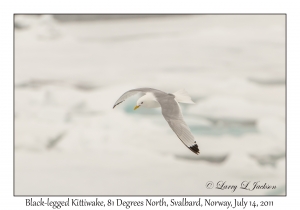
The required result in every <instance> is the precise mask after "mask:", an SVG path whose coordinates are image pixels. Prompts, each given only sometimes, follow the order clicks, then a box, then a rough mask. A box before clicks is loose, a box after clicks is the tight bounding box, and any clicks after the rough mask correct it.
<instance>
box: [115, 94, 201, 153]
mask: <svg viewBox="0 0 300 210" xmlns="http://www.w3.org/2000/svg"><path fill="white" fill-rule="evenodd" d="M137 93H144V95H143V96H142V97H141V98H139V99H138V101H137V104H136V106H135V107H134V110H136V109H137V108H139V107H140V106H143V107H146V108H157V107H161V112H162V115H163V116H164V118H165V120H166V121H167V122H168V123H169V126H170V127H171V128H172V130H173V131H174V132H175V133H176V135H177V136H178V138H179V139H180V140H181V141H182V142H183V143H184V144H185V145H186V146H187V147H188V148H189V149H190V150H191V151H192V152H194V153H195V154H197V155H198V154H199V153H200V151H199V148H198V145H197V143H196V141H195V140H194V136H193V135H192V133H191V131H190V129H189V127H188V126H187V124H186V123H185V122H184V120H183V116H182V113H181V109H180V106H179V104H178V102H179V103H190V104H194V102H193V101H192V100H191V97H190V96H189V95H188V94H187V92H186V91H185V90H179V91H177V92H175V93H173V94H170V93H165V92H163V91H160V90H156V89H153V88H137V89H133V90H129V91H127V92H126V93H124V94H123V95H122V96H121V97H120V98H119V99H118V100H117V101H116V103H115V104H114V106H113V108H115V107H116V106H117V105H118V104H120V103H122V102H123V101H125V100H126V99H127V98H129V97H130V96H133V95H135V94H137Z"/></svg>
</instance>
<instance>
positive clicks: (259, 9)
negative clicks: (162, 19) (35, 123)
mask: <svg viewBox="0 0 300 210" xmlns="http://www.w3.org/2000/svg"><path fill="white" fill-rule="evenodd" d="M296 8H297V4H295V3H285V4H284V3H283V2H282V1H281V2H280V3H279V1H251V2H250V1H249V2H245V1H243V2H242V1H207V2H203V1H202V2H200V1H189V2H187V1H165V2H164V3H162V2H161V1H151V2H147V3H145V2H141V1H126V2H125V1H109V2H107V3H104V2H103V1H102V2H101V3H99V1H84V3H81V4H79V3H77V2H75V1H72V2H71V1H69V2H66V3H65V4H63V3H62V2H61V1H51V2H50V1H49V2H41V1H5V2H2V4H1V13H0V14H1V18H0V21H1V24H0V25H1V27H2V28H1V39H0V40H1V41H0V42H1V43H0V46H1V48H0V49H1V50H0V52H1V68H0V80H1V82H0V84H1V87H0V93H1V106H2V109H0V110H1V111H0V112H1V113H0V116H1V118H0V119H1V120H0V122H1V128H0V137H1V138H0V139H1V146H0V149H1V151H0V154H1V158H0V161H1V163H0V164H1V167H2V169H1V173H0V174H1V183H0V186H1V190H0V192H1V199H0V206H1V207H4V208H3V209H17V208H18V207H21V208H22V209H23V208H24V207H25V198H23V197H21V198H20V197H13V14H14V13H53V12H55V13H66V12H67V13H110V12H113V13H287V20H288V23H287V31H288V33H287V39H288V42H287V43H288V46H287V48H288V52H287V54H288V58H287V67H288V72H287V82H288V89H287V101H288V102H289V103H288V106H287V110H288V112H287V126H288V127H287V142H288V144H287V160H288V164H287V168H288V173H287V185H288V186H287V197H279V198H276V197H258V198H255V197H247V198H246V200H254V199H255V200H257V201H260V200H273V201H274V207H273V209H281V208H282V207H285V206H288V207H292V209H296V208H297V207H296V206H298V202H297V200H296V199H297V198H298V196H297V194H296V190H297V189H298V187H299V182H298V178H297V177H299V176H298V174H297V173H298V171H299V170H298V164H297V163H298V162H296V161H297V156H296V154H298V148H297V145H296V144H297V142H298V138H297V137H298V136H297V132H296V131H297V130H298V124H297V121H296V119H298V115H297V114H298V112H297V111H296V110H297V109H296V107H297V108H298V107H299V106H297V105H298V103H297V102H298V101H297V96H298V95H299V94H298V88H297V85H299V83H298V82H297V79H298V78H297V72H298V71H297V70H298V69H297V67H298V66H299V61H298V58H299V33H298V27H299V15H298V11H297V10H296ZM297 61H298V62H297ZM297 64H298V65H297ZM103 199H104V200H107V199H108V198H103ZM124 199H126V200H135V199H134V198H129V197H126V198H124ZM167 199H171V198H170V197H168V198H167ZM212 199H214V200H231V201H233V199H234V198H233V197H225V198H222V197H214V198H212ZM51 200H55V198H54V197H52V198H51ZM58 200H64V199H62V198H58ZM88 200H93V198H90V199H88ZM139 200H141V197H140V198H139ZM195 200H196V198H195ZM293 207H294V208H293ZM122 208H124V207H122ZM194 208H197V207H194ZM216 208H217V207H216ZM216 208H210V209H216ZM261 208H262V207H261ZM18 209H20V208H18ZM27 209H33V207H27ZM35 209H36V208H35ZM68 209H71V208H70V207H69V208H68ZM247 209H250V208H249V207H248V208H247ZM264 209H268V208H266V207H265V208H264Z"/></svg>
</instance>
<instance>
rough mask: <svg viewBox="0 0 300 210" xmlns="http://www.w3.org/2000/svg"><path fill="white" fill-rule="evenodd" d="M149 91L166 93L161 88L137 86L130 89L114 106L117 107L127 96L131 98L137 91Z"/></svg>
mask: <svg viewBox="0 0 300 210" xmlns="http://www.w3.org/2000/svg"><path fill="white" fill-rule="evenodd" d="M147 92H153V93H156V94H157V95H161V94H166V93H164V92H162V91H160V90H156V89H153V88H137V89H132V90H128V91H127V92H125V93H124V94H123V95H122V96H121V97H120V98H119V99H118V100H117V101H116V103H115V104H114V106H113V108H115V107H116V106H117V105H119V104H120V103H122V102H123V101H125V100H126V99H127V98H129V97H131V96H133V95H135V94H137V93H147Z"/></svg>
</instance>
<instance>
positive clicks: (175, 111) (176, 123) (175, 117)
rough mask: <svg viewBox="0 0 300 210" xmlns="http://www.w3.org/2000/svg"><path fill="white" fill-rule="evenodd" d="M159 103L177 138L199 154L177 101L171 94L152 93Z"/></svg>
mask: <svg viewBox="0 0 300 210" xmlns="http://www.w3.org/2000/svg"><path fill="white" fill-rule="evenodd" d="M154 95H155V97H156V99H157V101H158V102H159V103H160V105H161V110H162V115H163V116H164V118H165V119H166V121H167V122H168V123H169V126H170V127H171V128H172V130H173V131H174V132H175V133H176V135H177V136H178V138H179V139H180V140H181V141H182V143H184V145H185V146H187V148H189V149H190V150H191V151H192V152H194V153H195V154H197V155H198V154H199V153H200V151H199V148H198V145H197V143H196V141H195V139H194V136H193V135H192V133H191V130H190V128H189V127H188V125H187V124H186V123H185V122H184V120H183V116H182V113H181V111H180V107H179V105H178V103H177V102H176V101H175V99H174V98H175V96H174V95H173V94H167V95H157V94H154Z"/></svg>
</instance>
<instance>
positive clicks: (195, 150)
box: [189, 144, 200, 155]
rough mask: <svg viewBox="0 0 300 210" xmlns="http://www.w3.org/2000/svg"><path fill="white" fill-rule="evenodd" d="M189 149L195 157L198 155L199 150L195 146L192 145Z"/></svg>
mask: <svg viewBox="0 0 300 210" xmlns="http://www.w3.org/2000/svg"><path fill="white" fill-rule="evenodd" d="M189 149H190V150H191V151H192V152H194V153H195V154H196V155H199V154H200V150H199V148H198V145H197V144H194V145H193V146H190V147H189Z"/></svg>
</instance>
